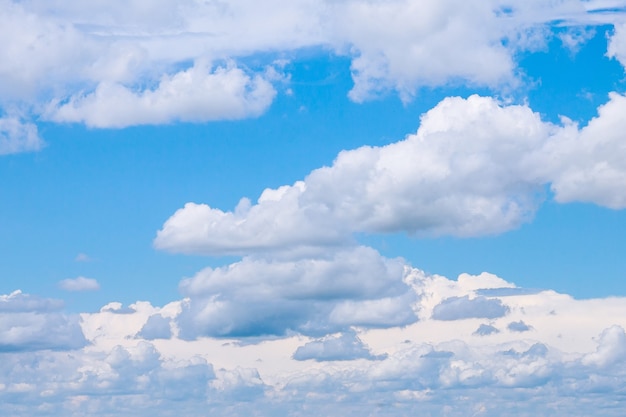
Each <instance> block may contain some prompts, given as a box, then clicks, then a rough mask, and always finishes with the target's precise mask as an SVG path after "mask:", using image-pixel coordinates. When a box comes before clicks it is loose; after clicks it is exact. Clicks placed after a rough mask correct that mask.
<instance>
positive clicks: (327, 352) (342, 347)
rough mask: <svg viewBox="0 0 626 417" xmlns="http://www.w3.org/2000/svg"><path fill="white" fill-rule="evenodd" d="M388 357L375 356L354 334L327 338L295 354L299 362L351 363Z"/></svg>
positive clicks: (349, 333) (346, 333)
mask: <svg viewBox="0 0 626 417" xmlns="http://www.w3.org/2000/svg"><path fill="white" fill-rule="evenodd" d="M385 356H386V355H382V356H376V355H373V354H372V353H371V352H370V350H369V349H368V347H367V346H366V345H365V344H364V343H363V342H362V341H361V339H359V337H358V336H357V335H356V333H354V332H345V333H342V334H340V335H339V336H327V337H325V338H323V339H317V340H314V341H312V342H308V343H306V344H305V345H304V346H300V347H299V348H298V349H297V350H296V352H295V353H294V354H293V358H294V359H295V360H297V361H305V360H309V359H313V360H315V361H318V362H322V361H350V360H354V359H369V360H375V359H378V360H380V359H384V358H385Z"/></svg>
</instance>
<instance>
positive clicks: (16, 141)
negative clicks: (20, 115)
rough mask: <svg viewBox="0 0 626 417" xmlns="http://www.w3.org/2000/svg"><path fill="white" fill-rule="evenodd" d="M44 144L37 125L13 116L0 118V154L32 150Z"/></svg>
mask: <svg viewBox="0 0 626 417" xmlns="http://www.w3.org/2000/svg"><path fill="white" fill-rule="evenodd" d="M43 146H44V142H43V140H41V138H40V137H39V133H38V132H37V126H36V125H34V124H33V123H24V122H22V121H20V120H19V119H17V118H14V117H1V118H0V155H8V154H13V153H20V152H32V151H37V150H39V149H41V148H42V147H43Z"/></svg>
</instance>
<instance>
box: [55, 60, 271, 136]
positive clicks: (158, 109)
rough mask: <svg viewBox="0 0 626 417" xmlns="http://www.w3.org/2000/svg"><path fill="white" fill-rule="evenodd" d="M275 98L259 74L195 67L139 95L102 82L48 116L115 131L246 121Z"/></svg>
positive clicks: (168, 78)
mask: <svg viewBox="0 0 626 417" xmlns="http://www.w3.org/2000/svg"><path fill="white" fill-rule="evenodd" d="M275 94H276V91H275V90H274V88H273V87H272V85H271V84H270V83H269V82H268V81H267V80H265V79H264V78H262V77H261V76H260V75H256V76H253V77H251V76H249V75H247V74H246V73H245V72H244V71H243V70H241V69H240V68H237V67H235V66H233V65H230V66H227V67H218V68H215V69H214V70H211V69H210V68H209V67H208V66H207V65H203V64H199V63H196V65H194V66H193V67H192V68H190V69H188V70H184V71H181V72H178V73H176V74H174V75H171V76H170V75H164V76H163V77H162V78H161V79H160V81H159V84H158V86H157V87H155V88H154V89H147V90H143V91H139V92H135V91H133V90H132V89H129V88H128V87H125V86H123V85H121V84H116V83H101V84H99V85H98V87H97V88H96V90H95V92H93V93H88V94H86V95H77V96H73V97H72V98H70V99H69V101H68V102H67V103H53V105H52V107H51V108H50V109H49V110H48V112H47V117H48V118H49V119H51V120H53V121H56V122H83V123H85V124H86V125H87V126H93V127H116V128H121V127H126V126H131V125H141V124H164V123H171V122H174V121H193V122H204V121H210V120H224V119H241V118H245V117H250V116H258V115H259V114H261V113H262V112H263V111H265V110H266V109H267V107H268V106H269V105H270V104H271V102H272V100H273V99H274V96H275Z"/></svg>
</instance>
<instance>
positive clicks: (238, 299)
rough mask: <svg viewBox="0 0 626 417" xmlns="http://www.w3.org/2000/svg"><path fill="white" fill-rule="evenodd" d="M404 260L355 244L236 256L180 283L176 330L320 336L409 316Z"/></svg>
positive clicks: (186, 333)
mask: <svg viewBox="0 0 626 417" xmlns="http://www.w3.org/2000/svg"><path fill="white" fill-rule="evenodd" d="M403 278H404V264H403V263H402V262H401V260H398V259H395V260H394V259H386V258H383V257H381V256H380V255H379V254H378V253H377V252H376V251H375V250H373V249H371V248H366V247H357V248H354V249H349V250H341V251H337V252H336V253H334V254H332V255H330V256H329V257H327V258H304V259H298V260H293V261H289V260H284V261H281V260H266V259H254V258H244V259H243V260H242V261H239V262H236V263H234V264H231V265H229V266H226V267H221V268H216V269H213V268H207V269H205V270H203V271H200V272H199V273H198V274H196V276H194V277H193V278H189V279H186V280H184V281H182V282H181V284H180V289H181V291H182V293H183V294H184V295H185V296H186V297H187V299H186V301H185V302H184V304H183V311H182V313H181V315H180V316H179V317H178V325H179V326H180V331H181V335H182V336H183V337H186V338H194V337H197V336H200V335H205V336H222V337H226V336H257V335H284V334H285V333H286V332H288V331H298V332H301V333H305V334H319V333H322V334H326V333H332V332H335V331H339V330H342V329H346V328H348V327H349V326H354V325H358V326H365V327H389V326H397V325H403V324H407V323H411V322H412V321H415V320H416V318H415V314H414V313H413V311H412V309H411V303H412V302H413V301H414V296H413V295H412V291H411V290H410V288H409V286H408V285H406V283H405V282H404V281H403Z"/></svg>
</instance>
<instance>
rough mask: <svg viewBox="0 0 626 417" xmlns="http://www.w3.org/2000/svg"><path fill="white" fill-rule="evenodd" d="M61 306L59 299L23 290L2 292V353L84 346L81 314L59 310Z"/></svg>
mask: <svg viewBox="0 0 626 417" xmlns="http://www.w3.org/2000/svg"><path fill="white" fill-rule="evenodd" d="M62 308H63V303H62V302H61V301H59V300H54V299H48V298H39V297H35V296H31V295H28V294H23V293H22V292H21V291H14V292H12V293H11V294H8V295H0V352H7V351H9V352H13V351H15V352H21V351H36V350H42V349H54V350H70V349H78V348H81V347H83V346H84V345H85V343H86V340H85V337H84V336H83V333H82V330H81V328H80V325H79V320H78V317H77V316H70V315H65V314H63V313H61V312H59V310H60V309H62Z"/></svg>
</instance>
